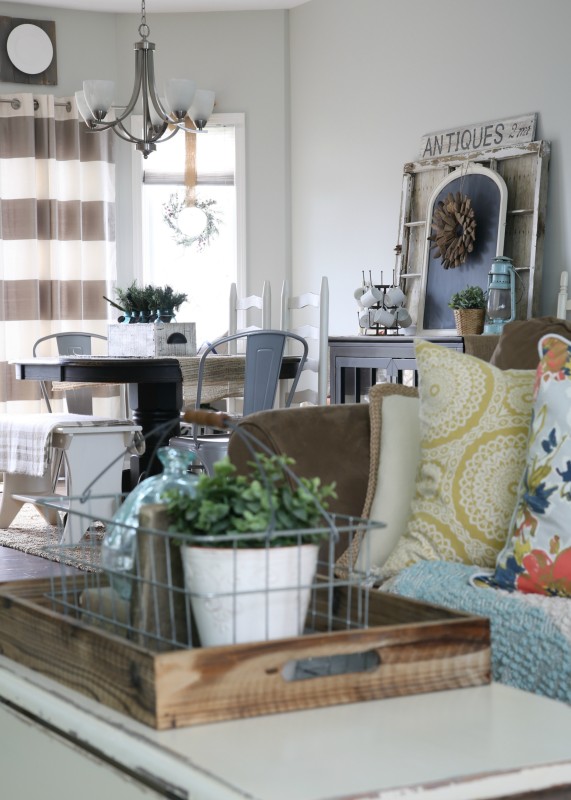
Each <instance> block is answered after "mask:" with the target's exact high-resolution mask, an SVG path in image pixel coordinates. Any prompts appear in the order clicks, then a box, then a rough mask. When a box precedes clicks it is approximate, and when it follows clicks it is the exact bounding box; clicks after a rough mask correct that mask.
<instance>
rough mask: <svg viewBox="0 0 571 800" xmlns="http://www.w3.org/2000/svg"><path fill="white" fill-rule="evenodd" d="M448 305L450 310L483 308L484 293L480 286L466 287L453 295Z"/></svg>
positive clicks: (484, 302) (484, 305)
mask: <svg viewBox="0 0 571 800" xmlns="http://www.w3.org/2000/svg"><path fill="white" fill-rule="evenodd" d="M448 305H449V306H450V308H485V307H486V292H485V291H484V290H483V289H482V288H481V287H480V286H467V287H466V288H465V289H462V290H461V291H460V292H456V293H455V294H453V295H452V297H451V298H450V302H449V303H448Z"/></svg>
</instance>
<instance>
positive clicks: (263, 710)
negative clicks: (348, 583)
mask: <svg viewBox="0 0 571 800" xmlns="http://www.w3.org/2000/svg"><path fill="white" fill-rule="evenodd" d="M53 584H54V582H53V581H49V580H33V581H17V582H13V583H6V584H3V585H2V586H0V641H1V642H2V653H3V655H5V656H7V657H8V658H11V659H13V660H14V661H18V662H20V663H21V664H24V665H25V666H27V667H30V668H32V669H35V670H38V671H39V672H42V673H44V674H45V675H48V676H49V677H50V678H53V679H55V680H58V681H60V682H61V683H62V684H64V685H66V686H69V687H71V688H72V689H75V690H76V691H79V692H82V693H84V694H86V695H88V696H89V697H91V698H95V699H96V700H98V701H99V702H101V703H103V704H105V705H107V706H109V707H111V708H113V709H116V710H118V711H122V712H123V713H126V714H128V715H130V716H131V717H133V718H135V719H137V720H139V721H141V722H143V723H146V724H147V725H150V726H152V727H154V728H157V729H167V728H173V727H182V726H187V725H195V724H200V723H210V722H215V721H218V720H228V719H238V718H243V717H251V716H257V715H259V714H270V713H275V712H281V711H293V710H298V709H304V708H315V707H321V706H329V705H336V704H341V703H353V702H357V701H362V700H374V699H379V698H384V697H393V696H397V695H407V694H416V693H421V692H433V691H439V690H442V689H457V688H460V687H467V686H476V685H480V684H484V683H489V682H490V633H489V622H488V620H487V619H484V618H482V617H476V616H470V615H468V614H463V613H459V612H455V611H450V610H447V609H444V608H439V607H436V606H432V605H428V604H424V603H420V602H417V601H413V600H408V599H406V598H401V597H396V596H393V595H388V594H383V593H381V592H378V591H375V590H372V591H371V592H370V594H369V603H370V610H369V617H368V618H369V625H370V627H368V628H365V629H353V630H345V629H344V630H339V631H337V630H333V631H331V632H326V631H324V632H318V633H312V634H310V635H307V636H301V637H296V638H292V639H282V640H280V641H273V642H261V643H255V644H243V645H229V646H225V647H210V648H200V647H197V648H194V649H189V650H176V651H169V652H152V651H151V650H149V649H146V648H144V647H142V646H140V645H137V644H134V643H133V642H131V641H128V640H127V639H124V638H121V637H119V636H116V635H112V634H109V633H106V632H105V631H103V630H100V629H97V628H95V627H90V626H88V625H86V624H84V623H82V622H81V621H80V620H79V619H74V618H72V617H70V616H63V615H61V614H59V613H56V612H54V611H53V610H52V609H51V607H50V602H51V601H50V600H49V598H48V594H49V593H50V592H51V591H53V589H54V585H53ZM335 591H336V593H337V603H336V612H337V617H338V618H343V617H345V616H346V617H352V616H353V612H354V611H355V612H356V608H355V609H353V608H347V596H346V595H347V593H346V590H344V589H343V588H337V589H336V590H335ZM355 595H356V592H355V591H354V589H353V591H352V593H351V595H350V596H351V598H353V600H352V605H353V606H355V607H356V605H357V601H356V599H354V598H355Z"/></svg>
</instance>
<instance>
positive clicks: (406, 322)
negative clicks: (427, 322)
mask: <svg viewBox="0 0 571 800" xmlns="http://www.w3.org/2000/svg"><path fill="white" fill-rule="evenodd" d="M395 317H396V318H397V322H398V324H399V325H400V327H401V328H408V327H409V326H410V325H412V317H411V316H410V314H409V313H408V309H407V308H405V307H404V306H401V308H397V310H396V311H395Z"/></svg>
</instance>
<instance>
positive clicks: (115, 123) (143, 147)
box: [75, 0, 214, 158]
mask: <svg viewBox="0 0 571 800" xmlns="http://www.w3.org/2000/svg"><path fill="white" fill-rule="evenodd" d="M138 30H139V35H140V37H141V40H140V41H139V42H135V45H134V49H135V84H134V86H133V93H132V95H131V99H130V100H129V102H128V104H127V105H126V106H117V107H114V106H113V94H114V91H115V84H114V82H113V81H101V80H89V81H84V82H83V91H80V92H76V93H75V98H76V101H77V108H78V111H79V113H80V114H81V116H82V117H83V119H84V120H85V123H86V124H87V127H88V128H89V129H90V130H92V131H105V130H107V129H108V128H111V130H113V131H114V133H116V134H117V136H119V137H120V138H121V139H124V140H125V141H127V142H130V143H131V144H134V145H135V146H136V148H137V150H140V151H141V153H142V154H143V156H144V157H145V158H147V156H148V155H149V153H152V152H153V151H154V150H156V149H157V148H156V142H158V141H161V142H166V141H167V140H168V139H171V138H172V137H173V136H174V135H175V134H176V133H178V131H179V130H183V131H186V132H187V133H197V132H199V131H202V130H203V129H204V127H205V125H206V123H207V122H208V118H209V117H210V115H211V113H212V109H213V108H214V92H212V91H209V90H207V89H196V88H195V84H194V81H190V80H186V79H183V78H171V79H170V80H168V81H167V82H166V85H165V93H164V96H161V95H159V93H158V91H157V87H156V84H155V67H154V58H153V51H154V49H155V45H154V44H153V42H149V40H148V36H149V33H150V28H149V26H148V25H147V20H146V16H145V0H142V2H141V22H140V25H139V29H138ZM139 97H141V103H142V112H143V130H142V134H141V136H135V135H134V134H133V133H132V132H131V131H129V130H128V129H127V128H126V127H125V125H124V121H125V120H126V119H127V118H128V117H129V116H130V115H131V114H132V113H133V111H134V110H135V107H136V106H137V104H138V100H139ZM115 108H117V113H116V112H115ZM108 114H109V117H108V116H107V115H108ZM167 130H168V133H167ZM165 134H167V135H165Z"/></svg>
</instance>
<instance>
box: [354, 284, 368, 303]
mask: <svg viewBox="0 0 571 800" xmlns="http://www.w3.org/2000/svg"><path fill="white" fill-rule="evenodd" d="M366 291H367V290H366V289H365V287H364V286H359V288H358V289H355V291H354V292H353V297H354V298H355V300H356V301H357V303H358V304H359V308H363V304H362V303H361V298H362V297H363V295H364V294H365V292H366Z"/></svg>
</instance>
